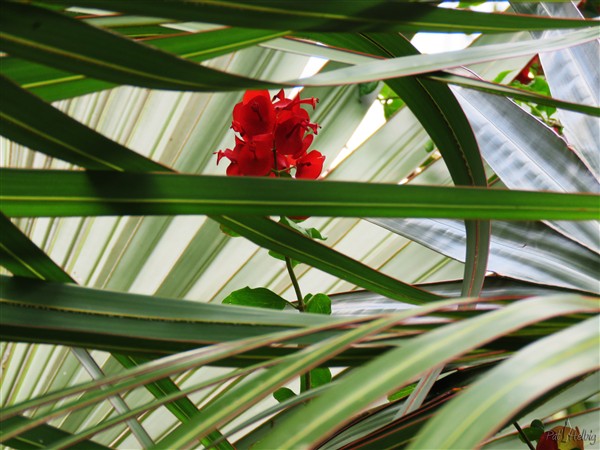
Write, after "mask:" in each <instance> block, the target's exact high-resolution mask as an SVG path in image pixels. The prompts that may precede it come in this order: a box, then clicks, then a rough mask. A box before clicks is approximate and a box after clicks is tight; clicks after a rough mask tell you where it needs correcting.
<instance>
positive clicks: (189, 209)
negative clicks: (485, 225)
mask: <svg viewBox="0 0 600 450" xmlns="http://www.w3.org/2000/svg"><path fill="white" fill-rule="evenodd" d="M0 173H1V176H2V181H3V185H2V192H1V193H0V200H1V201H2V210H3V212H4V214H6V215H7V216H9V217H27V216H55V217H66V216H104V215H175V214H235V215H248V214H260V215H271V214H286V215H291V216H294V215H312V216H317V215H322V216H340V217H341V216H348V217H352V216H354V217H356V216H359V217H447V218H466V219H492V218H493V219H508V220H523V219H525V220H527V219H534V220H537V219H558V220H589V219H596V218H597V216H598V213H599V212H600V204H599V202H598V196H597V195H594V194H565V193H552V192H530V191H517V190H514V191H513V190H501V189H485V188H467V187H436V186H406V185H395V184H371V183H354V182H327V181H313V180H288V179H279V178H251V177H215V176H197V175H179V174H168V173H162V174H161V173H151V174H143V173H118V172H101V171H86V172H82V171H60V170H58V171H57V170H43V171H42V170H20V169H2V171H1V172H0ZM239 220H241V221H242V222H243V221H247V220H250V218H245V217H244V218H243V219H239ZM220 223H223V222H221V221H220ZM225 225H227V226H229V227H230V228H232V229H233V230H234V231H235V232H238V233H239V232H240V230H239V228H238V227H235V226H233V224H231V223H227V222H225ZM280 228H286V227H282V226H280ZM290 231H291V230H290ZM293 233H294V234H297V235H299V234H298V233H296V232H295V231H293ZM299 236H300V235H299ZM272 250H275V251H278V252H279V253H283V254H286V253H285V252H284V251H280V250H276V249H272ZM289 256H293V255H289Z"/></svg>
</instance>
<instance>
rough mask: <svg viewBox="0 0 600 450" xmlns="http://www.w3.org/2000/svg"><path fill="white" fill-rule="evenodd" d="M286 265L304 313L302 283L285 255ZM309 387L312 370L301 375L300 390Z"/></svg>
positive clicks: (290, 260)
mask: <svg viewBox="0 0 600 450" xmlns="http://www.w3.org/2000/svg"><path fill="white" fill-rule="evenodd" d="M285 267H286V268H287V271H288V273H289V274H290V279H291V280H292V285H293V286H294V291H295V292H296V299H297V300H298V311H300V312H301V313H302V312H304V310H305V307H304V299H303V298H302V291H300V285H299V284H298V279H297V278H296V274H295V273H294V268H293V267H292V259H291V258H290V257H289V256H286V257H285ZM309 389H310V370H309V371H308V372H306V373H305V374H304V375H302V376H301V377H300V392H306V391H308V390H309Z"/></svg>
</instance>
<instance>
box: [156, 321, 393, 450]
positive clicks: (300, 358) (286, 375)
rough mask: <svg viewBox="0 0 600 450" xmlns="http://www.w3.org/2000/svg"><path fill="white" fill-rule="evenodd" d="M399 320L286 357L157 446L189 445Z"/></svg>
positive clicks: (368, 326)
mask: <svg viewBox="0 0 600 450" xmlns="http://www.w3.org/2000/svg"><path fill="white" fill-rule="evenodd" d="M396 321H397V318H396V317H392V318H389V317H388V318H384V319H379V320H376V321H373V322H372V323H369V324H366V325H361V326H359V327H357V328H356V329H354V330H351V331H347V332H345V333H344V334H342V335H340V336H338V337H334V338H330V339H328V340H326V341H323V342H321V343H318V344H315V345H313V346H310V347H307V348H304V349H302V350H300V351H298V352H297V353H296V354H293V355H289V356H287V357H285V358H282V360H280V362H279V364H277V365H276V366H274V367H272V368H269V369H267V370H266V371H264V372H263V373H261V374H259V375H257V376H256V377H254V378H251V379H247V380H245V382H243V383H242V384H240V385H238V386H236V387H235V388H234V389H233V390H231V391H229V392H227V393H226V394H225V395H223V396H221V397H220V398H218V399H217V400H215V401H214V402H213V403H211V404H210V405H208V406H207V407H206V408H204V409H203V414H202V416H199V417H198V420H196V421H192V422H190V423H188V424H185V425H181V426H179V427H178V428H176V429H175V430H174V431H172V432H171V433H169V434H168V435H167V436H166V437H165V438H163V439H162V440H161V441H159V442H158V443H157V444H156V445H155V447H154V448H157V449H158V448H182V447H185V446H186V445H187V444H189V443H190V442H191V441H193V440H194V439H197V437H198V436H203V435H204V434H205V433H206V432H208V431H210V430H211V429H213V428H215V427H217V426H220V425H221V424H223V423H225V422H227V421H228V420H229V419H231V418H235V417H237V416H238V415H239V413H240V411H242V410H244V409H246V408H248V407H249V406H251V405H253V404H255V403H257V402H258V401H259V400H261V399H262V398H264V397H265V396H266V395H268V394H269V393H271V392H273V391H275V390H276V389H278V388H279V387H280V386H281V385H283V384H284V383H286V382H287V381H289V380H290V379H292V378H294V377H295V376H296V374H297V373H298V371H300V370H305V369H307V368H308V369H310V368H312V367H314V366H317V365H319V364H320V363H322V362H324V361H326V360H328V359H329V358H331V357H332V356H333V355H336V354H338V353H340V352H342V351H343V350H344V349H345V348H347V347H349V346H350V345H352V344H353V343H355V342H360V341H361V340H363V339H365V338H366V337H367V336H369V335H372V334H374V333H376V332H379V331H383V330H385V329H387V328H389V327H391V326H392V325H393V324H394V323H395V322H396Z"/></svg>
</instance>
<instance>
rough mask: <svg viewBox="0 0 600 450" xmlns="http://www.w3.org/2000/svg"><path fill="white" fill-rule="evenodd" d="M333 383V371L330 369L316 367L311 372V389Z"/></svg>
mask: <svg viewBox="0 0 600 450" xmlns="http://www.w3.org/2000/svg"><path fill="white" fill-rule="evenodd" d="M327 383H331V370H329V368H328V367H315V368H314V369H312V370H311V371H310V388H311V389H315V388H318V387H320V386H323V385H325V384H327Z"/></svg>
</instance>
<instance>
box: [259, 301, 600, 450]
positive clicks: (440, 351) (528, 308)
mask: <svg viewBox="0 0 600 450" xmlns="http://www.w3.org/2000/svg"><path fill="white" fill-rule="evenodd" d="M597 310H598V303H597V301H594V300H590V299H585V298H581V297H578V296H556V297H543V298H542V297H538V298H533V299H529V300H524V301H521V302H517V303H514V304H512V305H510V306H508V307H505V308H503V309H501V310H498V311H494V312H491V313H488V314H484V315H482V316H480V317H477V318H473V319H469V320H464V321H462V322H460V323H456V324H451V325H447V326H445V327H442V328H439V329H437V330H435V331H432V332H430V333H426V334H424V335H422V336H419V337H417V338H414V339H412V340H411V341H410V342H409V343H407V344H405V345H403V346H402V347H401V348H398V349H395V350H392V351H390V352H388V353H386V354H385V355H383V356H381V357H379V358H377V359H375V360H373V361H372V362H370V363H368V364H365V365H364V366H362V367H361V368H359V369H357V370H355V371H354V372H352V373H350V374H348V375H347V376H346V377H344V379H343V380H340V382H339V384H337V385H336V386H334V387H332V388H331V389H329V390H328V391H327V392H326V393H324V394H323V395H322V396H321V397H319V398H317V399H315V400H313V401H312V402H311V403H310V404H309V405H307V406H306V407H305V408H303V409H302V411H298V412H296V413H294V414H292V415H291V416H289V417H288V418H287V419H286V420H285V421H284V422H282V423H281V424H280V425H279V426H278V427H277V429H275V430H273V432H272V433H270V434H269V435H268V436H267V437H266V438H265V439H264V440H262V441H261V442H259V443H257V444H256V446H255V448H257V449H271V448H308V447H310V446H311V444H314V443H316V442H318V441H319V440H320V439H322V438H323V437H324V436H326V435H328V434H330V433H331V432H332V431H334V430H336V429H339V428H340V427H341V426H342V425H343V424H344V423H345V422H346V421H347V420H348V419H349V418H351V417H352V416H354V415H355V414H356V413H358V412H360V411H361V410H362V409H364V408H365V407H367V406H368V405H369V404H370V403H371V402H373V401H375V400H377V399H379V398H381V397H383V396H384V395H386V394H388V393H389V392H391V391H393V390H394V389H398V388H400V387H402V386H404V385H406V384H408V383H409V382H410V381H412V380H414V379H415V378H416V377H417V376H418V375H419V374H421V373H422V372H424V371H426V370H428V369H429V368H431V367H434V366H437V365H439V364H441V363H444V362H445V361H448V360H450V359H452V358H453V357H455V356H457V355H460V354H462V353H464V352H467V351H469V350H470V349H473V348H477V347H480V346H481V345H484V344H485V343H487V342H490V341H491V340H494V339H496V338H497V337H499V336H503V335H505V334H507V333H510V332H511V331H514V330H517V329H519V328H522V327H525V326H527V325H529V324H532V323H535V322H538V321H543V320H546V319H548V318H551V317H554V316H559V315H565V314H573V313H577V312H593V311H597ZM552 362H553V361H550V362H549V364H550V363H552ZM510 379H511V377H510V376H507V377H505V378H504V379H503V381H502V383H506V386H510V384H508V383H507V382H508V380H510ZM528 379H529V378H528ZM313 414H315V415H316V417H319V420H315V421H312V422H310V424H308V423H306V422H305V421H304V420H302V418H303V417H315V416H313ZM495 423H496V422H495ZM436 433H437V431H436ZM421 448H422V447H421ZM428 448H438V447H436V446H435V445H433V446H430V447H428Z"/></svg>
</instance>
